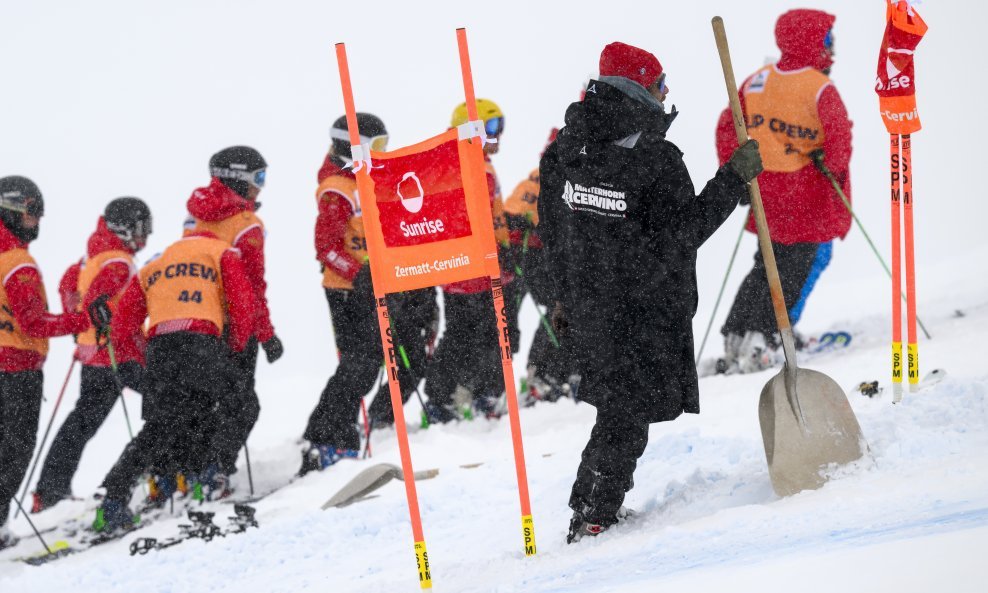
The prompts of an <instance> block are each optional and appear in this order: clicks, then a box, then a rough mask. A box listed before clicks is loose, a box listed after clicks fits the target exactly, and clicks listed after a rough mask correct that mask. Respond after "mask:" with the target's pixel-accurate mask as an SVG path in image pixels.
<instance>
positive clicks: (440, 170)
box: [362, 129, 500, 293]
mask: <svg viewBox="0 0 988 593" xmlns="http://www.w3.org/2000/svg"><path fill="white" fill-rule="evenodd" d="M464 135H465V134H461V133H460V131H459V130H457V129H452V130H448V131H446V132H444V133H443V134H440V135H438V136H435V137H433V138H430V139H428V140H425V141H424V142H420V143H418V144H415V145H413V146H408V147H406V148H401V149H399V150H395V151H391V152H374V151H371V153H370V156H371V163H372V164H371V168H370V178H371V180H372V181H373V184H374V185H373V188H374V189H373V192H372V193H371V194H370V196H369V197H370V198H371V199H366V198H365V199H363V200H362V201H363V202H364V203H363V204H362V207H363V209H364V231H365V233H366V236H367V241H368V243H370V242H373V243H374V247H376V248H374V249H371V253H373V254H374V256H373V258H372V259H371V264H372V266H373V267H372V273H373V275H374V282H375V285H376V286H377V289H378V290H382V291H383V292H386V293H391V292H399V291H406V290H415V289H417V288H424V287H428V286H438V285H441V284H449V283H452V282H458V281H460V280H467V279H470V278H478V277H481V276H488V275H490V274H489V272H490V271H491V270H490V269H489V268H488V267H487V266H488V265H489V262H493V263H494V265H495V266H496V265H497V245H496V243H495V240H494V223H493V219H492V217H491V208H490V198H489V196H488V191H487V181H486V173H485V171H484V168H483V161H482V160H480V161H478V160H477V159H476V158H472V157H471V156H469V155H470V150H471V147H470V143H471V142H480V141H482V139H481V138H480V137H473V138H472V140H471V139H470V138H466V137H462V136H464ZM362 197H363V196H362ZM494 275H495V277H497V276H499V275H500V273H499V272H495V273H494Z"/></svg>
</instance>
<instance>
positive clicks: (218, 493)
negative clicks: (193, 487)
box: [197, 463, 233, 501]
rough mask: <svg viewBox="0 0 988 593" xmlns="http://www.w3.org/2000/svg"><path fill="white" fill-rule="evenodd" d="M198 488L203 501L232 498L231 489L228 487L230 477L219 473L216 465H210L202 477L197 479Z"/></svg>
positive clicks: (221, 472)
mask: <svg viewBox="0 0 988 593" xmlns="http://www.w3.org/2000/svg"><path fill="white" fill-rule="evenodd" d="M199 487H200V488H199V489H200V490H201V492H202V497H203V500H204V501H206V500H223V499H224V498H229V497H230V496H233V488H231V487H230V477H229V476H228V475H227V474H225V473H224V472H223V471H221V470H220V468H219V466H218V465H216V464H212V463H211V464H210V465H209V467H207V468H206V471H205V472H204V473H203V474H202V476H200V477H199ZM197 491H198V490H197Z"/></svg>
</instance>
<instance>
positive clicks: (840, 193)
mask: <svg viewBox="0 0 988 593" xmlns="http://www.w3.org/2000/svg"><path fill="white" fill-rule="evenodd" d="M818 167H819V168H820V171H821V172H822V173H823V175H824V176H825V177H826V178H827V179H828V180H829V181H830V185H832V186H833V187H834V191H835V192H837V195H838V197H840V199H841V201H842V202H844V206H845V207H846V208H847V211H848V212H850V213H851V218H853V219H854V222H855V223H857V225H858V230H860V231H861V234H862V235H864V238H865V240H866V241H868V245H869V246H870V247H871V251H872V253H874V254H875V257H877V258H878V261H879V263H881V264H882V267H883V268H885V273H886V274H888V277H889V278H891V277H892V270H891V269H889V266H888V264H887V263H885V258H884V257H882V254H881V253H880V252H879V251H878V248H877V247H875V243H874V242H873V241H872V240H871V236H869V235H868V231H866V230H865V228H864V224H862V223H861V219H859V218H858V215H857V214H855V213H854V209H853V208H852V207H851V201H850V200H848V199H847V194H845V193H844V190H842V189H841V188H840V184H839V183H837V178H836V177H835V176H834V174H833V173H832V172H831V171H830V169H829V168H828V167H827V165H826V164H824V163H823V162H820V163H819V165H818ZM899 294H900V295H901V296H902V300H903V301H906V293H905V292H902V291H901V289H900V291H899ZM916 321H917V323H919V326H920V328H922V330H923V335H925V336H926V339H927V340H929V339H930V338H931V337H932V336H930V332H929V331H927V329H926V326H925V325H924V324H923V320H922V319H919V318H918V317H917V318H916Z"/></svg>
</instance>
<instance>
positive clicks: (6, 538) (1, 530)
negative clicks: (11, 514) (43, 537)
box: [0, 525, 20, 550]
mask: <svg viewBox="0 0 988 593" xmlns="http://www.w3.org/2000/svg"><path fill="white" fill-rule="evenodd" d="M19 541H20V539H18V537H17V536H16V535H14V532H13V531H11V530H10V529H9V528H7V526H6V525H0V550H6V549H7V548H13V547H14V546H16V545H17V542H19Z"/></svg>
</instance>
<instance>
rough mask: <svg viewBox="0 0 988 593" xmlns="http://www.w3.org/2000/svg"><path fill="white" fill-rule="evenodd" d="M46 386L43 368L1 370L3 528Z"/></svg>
mask: <svg viewBox="0 0 988 593" xmlns="http://www.w3.org/2000/svg"><path fill="white" fill-rule="evenodd" d="M43 388H44V375H42V373H41V371H21V372H18V373H2V372H0V527H3V526H4V524H5V523H6V522H7V513H8V512H9V510H10V501H11V499H13V498H14V497H15V496H17V489H18V487H20V485H21V481H22V480H23V479H24V474H26V473H27V467H28V465H30V463H31V454H32V453H34V444H35V442H36V441H37V439H38V414H40V413H41V396H42V391H43Z"/></svg>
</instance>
